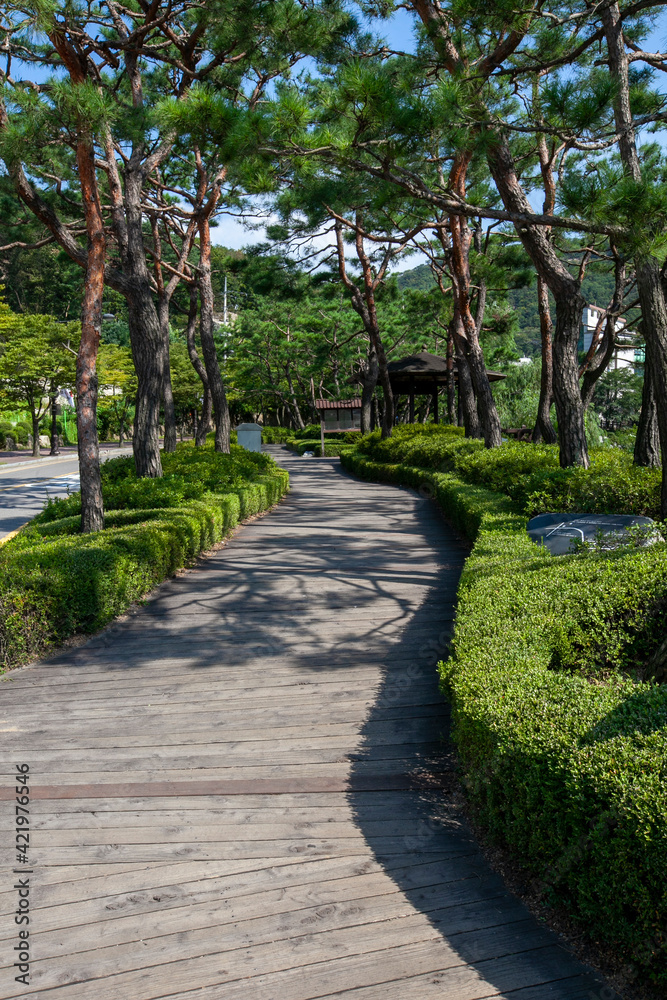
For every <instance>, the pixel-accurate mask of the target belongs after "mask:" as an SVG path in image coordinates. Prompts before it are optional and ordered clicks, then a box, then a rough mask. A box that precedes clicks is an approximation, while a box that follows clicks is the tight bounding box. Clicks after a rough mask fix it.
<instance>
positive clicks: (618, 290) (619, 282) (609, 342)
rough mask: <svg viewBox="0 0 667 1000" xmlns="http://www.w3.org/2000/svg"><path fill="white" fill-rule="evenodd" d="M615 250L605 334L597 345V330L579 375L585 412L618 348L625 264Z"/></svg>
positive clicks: (605, 317)
mask: <svg viewBox="0 0 667 1000" xmlns="http://www.w3.org/2000/svg"><path fill="white" fill-rule="evenodd" d="M613 249H614V253H615V268H614V294H613V295H612V298H611V302H610V303H609V307H608V309H607V311H606V316H604V320H603V322H604V333H603V335H602V338H601V339H600V340H599V343H598V344H597V345H596V340H597V339H598V335H599V329H598V328H596V331H595V334H594V336H593V338H592V341H591V346H590V349H589V351H588V355H587V357H586V359H585V361H584V364H583V366H582V368H581V369H580V371H579V375H580V376H581V375H583V381H582V383H581V399H582V401H583V404H584V410H587V409H588V407H589V406H590V404H591V402H592V401H593V393H594V391H595V386H596V385H597V383H598V380H599V379H600V378H601V377H602V375H604V373H605V372H606V370H607V368H608V367H609V362H610V361H611V359H612V357H613V356H614V348H615V346H616V321H617V318H618V316H619V314H620V312H621V310H622V308H623V297H624V293H625V263H624V261H623V260H622V259H621V257H620V256H619V255H618V254H617V253H616V251H615V248H613ZM598 326H599V324H598Z"/></svg>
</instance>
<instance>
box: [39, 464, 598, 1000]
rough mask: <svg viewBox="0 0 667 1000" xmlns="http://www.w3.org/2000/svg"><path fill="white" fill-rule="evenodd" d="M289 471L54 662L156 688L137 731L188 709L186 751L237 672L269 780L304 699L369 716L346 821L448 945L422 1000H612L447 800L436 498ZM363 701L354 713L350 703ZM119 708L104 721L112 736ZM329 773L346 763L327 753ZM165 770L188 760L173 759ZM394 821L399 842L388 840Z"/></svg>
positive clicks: (443, 589)
mask: <svg viewBox="0 0 667 1000" xmlns="http://www.w3.org/2000/svg"><path fill="white" fill-rule="evenodd" d="M286 464H287V463H286ZM292 464H293V468H294V470H299V469H303V470H304V476H303V477H302V482H301V483H300V482H299V477H298V476H295V481H296V487H297V488H296V489H295V491H294V493H293V494H292V495H291V496H290V497H289V498H288V499H287V501H286V502H284V503H283V504H281V505H280V506H279V507H278V508H276V509H275V510H274V511H273V512H272V513H271V515H270V516H269V517H266V518H263V519H261V520H259V521H256V522H254V523H253V524H252V525H250V526H249V527H248V528H247V529H245V530H244V531H243V532H241V533H240V534H239V535H238V536H237V537H236V538H235V539H234V540H233V541H232V543H231V544H229V545H228V546H227V547H225V548H223V549H221V550H219V551H218V552H217V553H214V554H213V555H212V556H211V557H210V558H208V559H204V560H202V561H201V562H200V563H198V565H197V566H196V567H195V568H194V569H193V570H191V571H189V572H188V573H187V574H185V575H183V576H181V577H178V578H176V579H174V580H172V581H169V582H167V583H166V584H165V585H163V586H162V587H161V588H159V590H158V591H157V592H156V593H155V594H154V595H153V597H152V598H151V600H150V601H149V603H148V604H147V606H146V607H144V608H142V609H140V610H139V611H138V613H137V614H135V615H133V616H131V617H129V618H128V619H127V620H126V621H122V622H118V623H116V624H115V625H114V626H113V627H112V628H110V629H107V630H106V631H105V632H103V633H101V634H100V635H99V636H97V637H95V638H94V639H92V640H91V641H90V642H89V643H87V645H86V646H85V647H83V648H81V649H79V650H77V651H75V652H72V651H69V652H67V653H64V654H61V655H60V656H59V657H56V658H54V659H53V660H52V661H51V662H52V663H55V662H61V663H63V662H64V663H66V664H67V665H68V666H69V667H73V668H75V672H79V668H81V670H80V674H81V681H82V682H84V681H85V680H86V670H87V668H90V667H93V668H94V669H95V670H96V671H97V673H98V678H99V675H100V673H101V674H102V675H106V673H107V672H108V673H109V675H111V676H113V677H115V678H117V677H118V675H119V674H120V675H123V674H125V675H126V677H127V678H128V683H131V684H134V683H135V681H136V682H137V683H138V684H140V685H141V684H146V685H147V686H149V687H150V686H153V687H156V688H157V689H158V690H159V699H160V700H159V701H158V700H157V699H153V698H151V699H150V700H151V704H150V705H148V706H146V704H143V705H142V704H139V703H137V704H136V705H134V704H128V705H127V706H122V702H119V703H118V707H117V708H116V711H123V713H124V720H125V723H126V724H127V723H128V721H129V723H130V724H132V721H133V718H135V717H136V720H137V723H138V724H140V725H148V724H149V723H150V722H151V721H153V722H155V723H156V724H157V725H159V724H160V723H161V722H163V721H164V719H165V715H164V713H165V712H168V711H169V709H170V707H171V705H172V704H175V703H178V702H179V700H180V701H181V702H183V701H186V700H188V699H189V701H190V702H191V704H192V722H191V731H192V738H193V742H196V738H197V733H198V729H199V730H200V732H201V734H202V738H203V737H204V735H205V734H206V733H208V734H210V732H211V726H215V725H221V726H223V725H228V724H229V723H228V722H227V723H219V722H217V721H215V720H214V721H211V719H212V718H214V715H215V711H216V710H215V708H212V707H209V705H207V703H206V701H207V692H209V696H210V697H213V695H212V694H210V686H209V687H208V688H206V687H205V686H204V680H205V678H206V675H207V673H209V672H210V671H211V670H212V669H213V668H215V669H216V671H220V670H222V671H223V673H222V675H221V681H220V683H221V684H224V678H225V677H230V678H231V677H232V676H234V677H236V678H237V681H236V682H235V683H236V688H235V694H238V692H239V681H238V677H239V676H240V677H241V678H242V681H241V683H242V684H243V685H245V684H246V679H245V677H246V675H247V691H248V699H246V701H244V703H243V708H242V713H243V714H242V716H241V718H240V719H238V721H237V723H236V724H237V726H242V725H245V726H247V727H248V728H249V729H253V728H255V729H256V728H259V727H261V726H262V725H264V724H265V723H264V720H265V719H267V717H268V716H267V709H266V707H263V706H260V707H257V708H255V707H254V706H253V705H252V700H251V699H252V693H253V692H257V693H258V701H261V700H263V702H264V705H265V704H266V700H267V699H273V700H274V702H275V707H274V708H272V715H271V725H274V726H275V727H276V753H275V762H276V765H277V767H276V771H277V770H278V769H279V767H280V766H281V765H280V747H279V729H280V727H281V726H294V725H296V724H297V722H296V721H295V720H296V716H297V713H298V712H300V713H301V715H302V718H301V722H300V723H299V724H300V725H304V724H305V722H306V721H307V720H308V711H309V706H311V705H312V706H315V705H317V706H318V707H319V710H320V712H321V708H322V701H323V699H326V706H325V709H326V714H327V718H328V719H329V720H331V722H334V723H336V722H349V721H350V720H354V721H357V720H360V718H361V716H363V721H362V723H361V727H360V731H359V738H358V739H357V740H356V742H355V740H354V739H353V738H352V737H350V745H351V747H352V746H353V751H352V752H351V753H349V754H347V755H346V757H347V761H349V781H348V791H347V801H348V803H349V808H350V811H351V814H352V817H353V820H354V823H355V825H356V826H357V828H358V829H359V831H360V832H361V834H362V835H363V837H364V839H365V841H366V843H367V845H368V846H369V848H370V851H371V852H372V854H373V856H374V858H375V860H376V861H377V862H378V864H379V865H380V866H381V867H382V868H383V869H384V871H385V872H386V874H387V876H388V877H389V878H390V879H391V880H392V881H393V883H394V884H395V885H396V887H397V888H398V889H399V890H400V892H401V893H403V895H404V896H405V898H406V899H407V900H408V902H409V903H410V905H411V907H412V908H413V910H414V911H415V912H416V913H418V914H422V915H424V916H425V917H426V918H427V920H428V922H429V925H430V927H431V928H432V929H433V931H434V937H433V938H432V939H430V941H431V942H432V941H434V940H437V941H439V942H441V943H444V944H445V945H446V946H447V948H448V949H449V952H448V954H449V955H450V958H449V959H447V960H446V961H445V960H444V959H443V958H442V955H443V952H442V948H440V950H438V949H433V954H434V955H435V956H436V957H435V962H436V965H435V967H433V965H429V947H428V945H429V942H426V944H425V945H424V955H423V960H422V962H421V965H420V967H419V969H420V971H419V975H423V976H424V977H425V979H424V984H423V996H424V997H425V998H429V1000H430V998H431V997H434V996H436V995H438V994H439V988H440V989H441V990H443V993H442V994H441V995H442V996H443V997H445V998H446V1000H450V997H451V998H454V997H456V998H460V1000H473V998H483V997H488V996H498V995H500V996H507V997H508V998H510V997H511V998H516V1000H546V998H551V1000H611V998H612V997H613V996H614V994H613V993H612V992H611V991H609V990H607V989H606V988H605V987H604V984H603V983H602V982H601V981H599V980H598V979H597V978H596V977H594V976H593V975H592V974H589V973H588V972H586V971H585V970H583V969H582V966H581V965H580V964H579V963H578V962H576V961H575V960H574V959H573V958H572V957H571V956H570V954H569V953H568V952H567V951H566V950H565V949H564V948H562V947H561V946H560V945H559V944H558V941H557V939H556V937H555V936H554V935H552V934H551V933H550V932H548V931H546V930H545V929H543V928H542V927H540V926H539V925H538V923H537V922H536V921H535V920H534V919H533V918H532V917H531V916H530V915H529V913H528V912H527V911H526V909H525V908H524V907H523V906H522V904H520V903H519V902H518V901H517V900H516V899H514V897H512V896H511V895H510V894H509V893H508V892H507V890H506V889H505V887H504V885H503V882H502V880H501V879H500V878H499V877H498V876H497V875H495V874H494V873H493V872H492V871H491V869H490V868H489V866H488V864H487V862H486V861H485V859H484V857H483V856H482V854H481V852H480V851H479V849H478V847H477V845H476V843H475V841H474V839H473V838H472V836H471V834H470V832H469V830H468V829H467V827H466V824H465V821H464V819H463V817H462V814H461V811H460V808H459V805H458V801H459V798H458V794H457V788H458V785H457V779H456V771H455V767H456V762H455V757H454V753H453V750H452V746H451V744H450V742H449V711H448V706H447V705H446V703H445V702H444V700H443V698H442V697H441V695H440V694H439V692H438V687H437V677H436V663H437V661H438V659H439V658H442V656H443V655H444V653H445V651H446V645H447V641H448V639H449V637H450V635H451V630H452V625H453V617H454V600H455V594H456V586H457V583H458V578H459V574H460V570H461V567H462V564H463V560H464V557H465V550H464V548H463V547H462V545H461V544H460V543H459V542H458V541H457V539H456V537H455V535H454V534H453V532H452V531H451V530H450V529H449V528H448V527H447V526H446V525H445V523H444V522H443V521H442V518H441V517H440V515H439V513H438V511H437V509H436V507H435V505H434V504H432V503H431V502H430V501H425V500H423V499H421V498H420V497H418V496H417V494H415V493H413V492H411V491H401V490H397V489H395V488H393V487H377V486H369V485H367V484H363V483H357V482H356V481H355V483H354V487H352V484H351V482H350V480H349V478H347V477H345V476H344V475H343V474H342V473H340V472H339V471H336V467H335V466H334V465H333V463H329V462H321V463H317V462H312V463H310V464H308V465H306V464H304V465H301V466H299V465H298V464H297V463H296V461H295V462H294V463H291V465H292ZM290 471H293V469H292V467H290ZM346 490H347V494H346ZM350 494H351V495H352V496H353V497H354V499H352V500H346V499H345V498H346V496H347V495H350ZM337 672H338V676H337ZM376 672H377V673H379V675H380V684H379V687H378V686H377V675H376ZM295 675H296V678H298V679H295ZM216 676H218V675H217V674H216ZM338 677H340V678H342V679H341V680H339V679H338ZM130 679H131V680H130ZM200 682H201V683H202V687H201V689H200V688H198V686H197V685H199V684H200ZM125 687H127V685H125ZM83 689H85V684H82V691H83ZM285 691H288V693H289V694H288V697H286V696H285V694H284V692H285ZM198 692H201V693H198ZM241 693H243V692H241ZM82 696H83V697H85V692H84V693H83V695H82ZM215 698H218V699H219V698H220V692H218V693H217V694H215ZM309 699H310V700H309ZM147 700H148V699H147ZM364 700H366V702H367V708H366V710H365V711H364V710H363V708H358V707H355V706H358V705H359V704H360V703H362V702H363V701H364ZM352 703H354V704H352ZM351 705H352V707H350V706H351ZM295 706H296V707H295ZM113 710H114V706H113V705H110V715H109V720H108V723H104V724H102V723H100V722H99V720H98V722H97V725H98V726H100V725H108V726H113V724H114V721H113ZM356 712H358V714H357V715H355V713H356ZM62 720H63V722H65V723H66V720H67V708H66V707H64V708H63V713H62ZM207 720H208V721H207ZM206 727H208V728H206ZM223 736H224V732H223V731H222V730H221V737H223ZM339 752H340V751H339ZM192 753H193V750H192V747H190V748H185V749H184V750H183V754H184V755H186V754H190V755H191V754H192ZM324 763H326V760H324ZM329 763H330V764H332V765H333V764H334V763H335V764H337V765H339V764H340V760H339V759H336V756H335V755H332V757H331V759H330V762H329ZM170 766H171V767H178V766H180V767H183V763H182V762H181V763H180V764H179V761H178V753H177V752H176V751H174V754H173V755H172V757H171V759H170ZM189 766H190V765H189ZM288 767H291V773H292V774H295V775H297V776H298V764H297V765H296V766H294V765H289V761H287V758H286V763H285V765H284V768H285V770H287V768H288ZM156 776H157V772H156ZM397 821H399V822H397ZM392 824H394V826H395V827H396V828H397V829H399V830H400V833H399V835H398V836H387V829H389V827H390V826H391V825H392ZM385 827H386V828H385ZM378 933H379V934H381V933H382V932H381V931H379V932H378ZM380 947H381V946H380ZM436 952H437V955H436ZM379 954H380V957H379V958H378V963H380V964H381V963H382V957H381V954H382V953H381V951H379ZM443 962H444V964H443ZM447 963H448V964H447ZM381 972H382V970H381V969H379V970H378V974H381ZM404 974H405V975H411V974H412V973H411V972H410V970H409V969H406V970H405V973H404ZM457 977H458V978H457ZM476 981H477V983H478V985H477V986H475V982H476ZM476 990H477V991H476ZM378 995H379V994H378ZM415 996H417V994H415V993H414V992H413V993H411V994H410V1000H412V998H413V997H415ZM286 1000H289V998H286Z"/></svg>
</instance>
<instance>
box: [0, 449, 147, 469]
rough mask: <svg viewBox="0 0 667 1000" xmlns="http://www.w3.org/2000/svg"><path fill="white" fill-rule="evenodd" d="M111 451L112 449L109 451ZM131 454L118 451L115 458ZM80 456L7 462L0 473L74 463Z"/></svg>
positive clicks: (75, 454) (54, 456) (48, 457)
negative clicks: (37, 466) (39, 466)
mask: <svg viewBox="0 0 667 1000" xmlns="http://www.w3.org/2000/svg"><path fill="white" fill-rule="evenodd" d="M109 450H111V449H109ZM101 454H103V455H105V454H106V449H105V450H104V451H103V452H101ZM125 454H129V452H127V451H126V449H125V448H123V449H120V448H119V449H118V452H117V453H116V454H115V455H114V458H120V456H121V455H125ZM78 458H79V456H78V453H77V452H75V451H74V452H72V454H71V455H45V456H44V458H33V459H30V461H28V462H6V463H2V464H0V472H6V471H7V469H25V468H27V467H28V466H30V465H33V466H36V465H41V464H42V463H43V462H48V463H51V462H67V461H70V462H73V461H74V460H75V459H76V460H78Z"/></svg>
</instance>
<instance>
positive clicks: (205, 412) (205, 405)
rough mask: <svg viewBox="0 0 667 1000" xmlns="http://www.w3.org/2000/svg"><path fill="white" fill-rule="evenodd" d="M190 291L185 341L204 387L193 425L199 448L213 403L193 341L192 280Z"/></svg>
mask: <svg viewBox="0 0 667 1000" xmlns="http://www.w3.org/2000/svg"><path fill="white" fill-rule="evenodd" d="M189 293H190V307H189V309H188V322H187V324H186V327H185V342H186V344H187V346H188V355H189V357H190V361H191V363H192V367H193V368H194V370H195V371H196V373H197V375H198V376H199V378H200V380H201V384H202V386H203V389H204V398H203V401H202V409H201V415H200V418H199V421H198V423H197V425H196V427H195V445H196V447H197V448H201V447H203V446H204V445H205V444H206V435H207V434H208V429H209V427H210V425H211V414H212V412H213V403H212V400H211V390H210V388H209V384H208V375H207V374H206V368H205V367H204V363H203V361H202V359H201V358H200V357H199V354H198V352H197V345H196V343H195V330H196V328H197V296H198V286H197V285H196V284H195V283H194V282H192V284H191V285H190V287H189Z"/></svg>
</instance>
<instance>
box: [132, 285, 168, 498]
mask: <svg viewBox="0 0 667 1000" xmlns="http://www.w3.org/2000/svg"><path fill="white" fill-rule="evenodd" d="M126 298H127V303H128V325H129V327H130V346H131V348H132V358H133V360H134V367H135V369H136V372H137V396H136V409H135V415H134V434H133V435H132V447H133V450H134V463H135V467H136V470H137V475H138V476H142V477H143V476H146V477H148V478H153V479H154V478H157V477H159V476H161V475H162V462H161V460H160V433H159V428H160V402H161V400H162V386H163V372H164V357H163V355H164V342H163V339H162V332H161V330H160V323H159V320H158V315H157V312H156V309H155V304H154V303H153V296H152V293H151V289H150V285H149V284H148V281H147V280H146V282H145V283H144V282H143V281H141V280H139V281H137V287H136V289H135V290H134V292H133V293H131V294H128V295H127V296H126Z"/></svg>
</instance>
